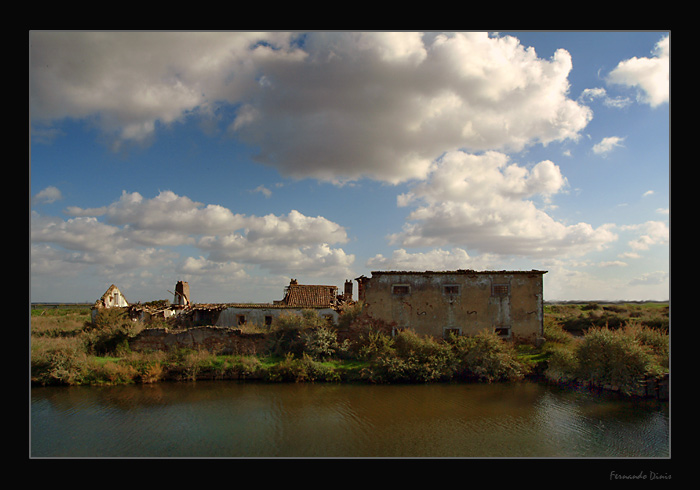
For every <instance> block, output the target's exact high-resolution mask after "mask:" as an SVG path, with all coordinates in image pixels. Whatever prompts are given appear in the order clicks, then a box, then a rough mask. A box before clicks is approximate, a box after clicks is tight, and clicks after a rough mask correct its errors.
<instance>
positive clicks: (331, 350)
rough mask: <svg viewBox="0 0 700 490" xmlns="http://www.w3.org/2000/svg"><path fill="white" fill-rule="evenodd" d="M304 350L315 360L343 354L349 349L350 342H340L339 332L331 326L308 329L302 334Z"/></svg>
mask: <svg viewBox="0 0 700 490" xmlns="http://www.w3.org/2000/svg"><path fill="white" fill-rule="evenodd" d="M301 343H302V344H303V345H302V351H303V353H304V354H306V355H308V356H309V357H311V358H312V359H315V360H324V359H331V358H334V357H339V356H342V355H343V354H344V353H345V352H347V350H348V342H347V341H346V342H344V343H339V342H338V334H337V332H336V331H335V329H333V328H331V327H318V328H314V329H311V330H306V331H304V333H303V334H302V336H301Z"/></svg>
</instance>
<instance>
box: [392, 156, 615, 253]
mask: <svg viewBox="0 0 700 490" xmlns="http://www.w3.org/2000/svg"><path fill="white" fill-rule="evenodd" d="M565 186H566V179H565V178H564V177H563V176H562V174H561V171H560V169H559V167H557V166H556V165H554V164H553V163H552V162H550V161H543V162H540V163H538V164H536V165H535V166H533V167H532V168H531V169H529V170H528V169H527V168H524V167H521V166H518V165H516V164H509V162H508V157H507V156H506V155H503V154H501V153H496V152H487V153H485V154H483V155H470V154H467V153H464V152H459V151H457V152H450V153H447V154H446V155H444V156H443V158H442V159H441V160H440V161H439V162H437V164H436V166H435V167H434V169H433V171H432V172H431V174H430V176H429V178H428V179H427V180H426V181H425V182H423V183H420V184H417V185H416V186H414V187H413V188H412V190H411V191H410V192H409V193H407V194H404V195H402V196H400V197H399V200H398V203H399V205H404V206H408V205H411V204H417V205H418V207H417V208H416V209H415V210H413V211H412V212H411V213H410V214H409V216H408V223H406V224H405V225H404V227H403V230H402V231H401V232H400V233H396V234H392V235H390V237H389V239H390V241H391V243H393V244H400V245H401V246H403V247H440V246H445V245H454V246H457V247H466V248H467V249H469V250H479V251H481V252H484V253H496V254H504V255H508V254H513V255H523V256H532V257H537V256H539V257H544V256H557V255H568V254H573V255H577V254H583V253H586V252H588V251H591V250H597V249H600V248H602V247H604V246H605V245H607V244H608V243H610V242H612V241H614V240H615V239H616V238H617V237H616V235H615V234H614V233H613V232H612V226H611V225H602V226H600V227H598V228H593V227H592V226H591V225H589V224H587V223H577V224H573V225H566V224H563V223H560V222H558V221H556V220H555V219H553V218H552V217H551V216H549V215H548V214H547V213H545V212H544V211H542V210H540V209H538V208H537V207H536V205H535V202H534V199H536V198H541V199H543V200H544V201H545V202H547V201H548V200H549V199H550V198H551V196H552V195H554V194H556V193H557V192H561V191H562V190H563V189H564V188H565Z"/></svg>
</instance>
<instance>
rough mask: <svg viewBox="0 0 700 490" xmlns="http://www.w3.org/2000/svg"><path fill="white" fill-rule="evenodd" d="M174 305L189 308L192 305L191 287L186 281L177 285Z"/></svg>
mask: <svg viewBox="0 0 700 490" xmlns="http://www.w3.org/2000/svg"><path fill="white" fill-rule="evenodd" d="M173 303H174V304H176V305H181V306H187V305H189V304H190V285H189V283H186V282H184V281H178V282H177V284H176V285H175V298H174V300H173Z"/></svg>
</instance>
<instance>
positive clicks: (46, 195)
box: [34, 185, 63, 204]
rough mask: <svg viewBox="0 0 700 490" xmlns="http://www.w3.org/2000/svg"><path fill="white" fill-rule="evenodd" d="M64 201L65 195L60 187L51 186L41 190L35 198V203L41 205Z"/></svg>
mask: <svg viewBox="0 0 700 490" xmlns="http://www.w3.org/2000/svg"><path fill="white" fill-rule="evenodd" d="M61 199H63V194H62V193H61V191H60V190H59V189H58V187H54V186H52V185H51V186H49V187H47V188H45V189H42V190H40V191H39V192H37V193H36V195H35V196H34V202H35V203H39V204H51V203H54V202H56V201H59V200H61Z"/></svg>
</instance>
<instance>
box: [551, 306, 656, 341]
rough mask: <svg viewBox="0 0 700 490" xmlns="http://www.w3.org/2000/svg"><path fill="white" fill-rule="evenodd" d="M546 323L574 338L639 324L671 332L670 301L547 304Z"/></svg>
mask: <svg viewBox="0 0 700 490" xmlns="http://www.w3.org/2000/svg"><path fill="white" fill-rule="evenodd" d="M544 317H545V324H547V323H548V322H549V323H551V322H555V323H558V324H559V325H561V327H562V328H563V329H564V330H566V331H567V332H569V333H571V334H573V335H582V334H583V333H584V332H585V331H586V330H587V329H588V328H591V327H608V328H610V329H617V328H621V327H623V326H624V325H626V324H629V323H635V324H638V325H643V326H646V327H649V328H654V329H659V330H662V331H665V332H668V328H669V317H670V315H669V303H668V302H615V303H605V302H562V303H545V307H544Z"/></svg>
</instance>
